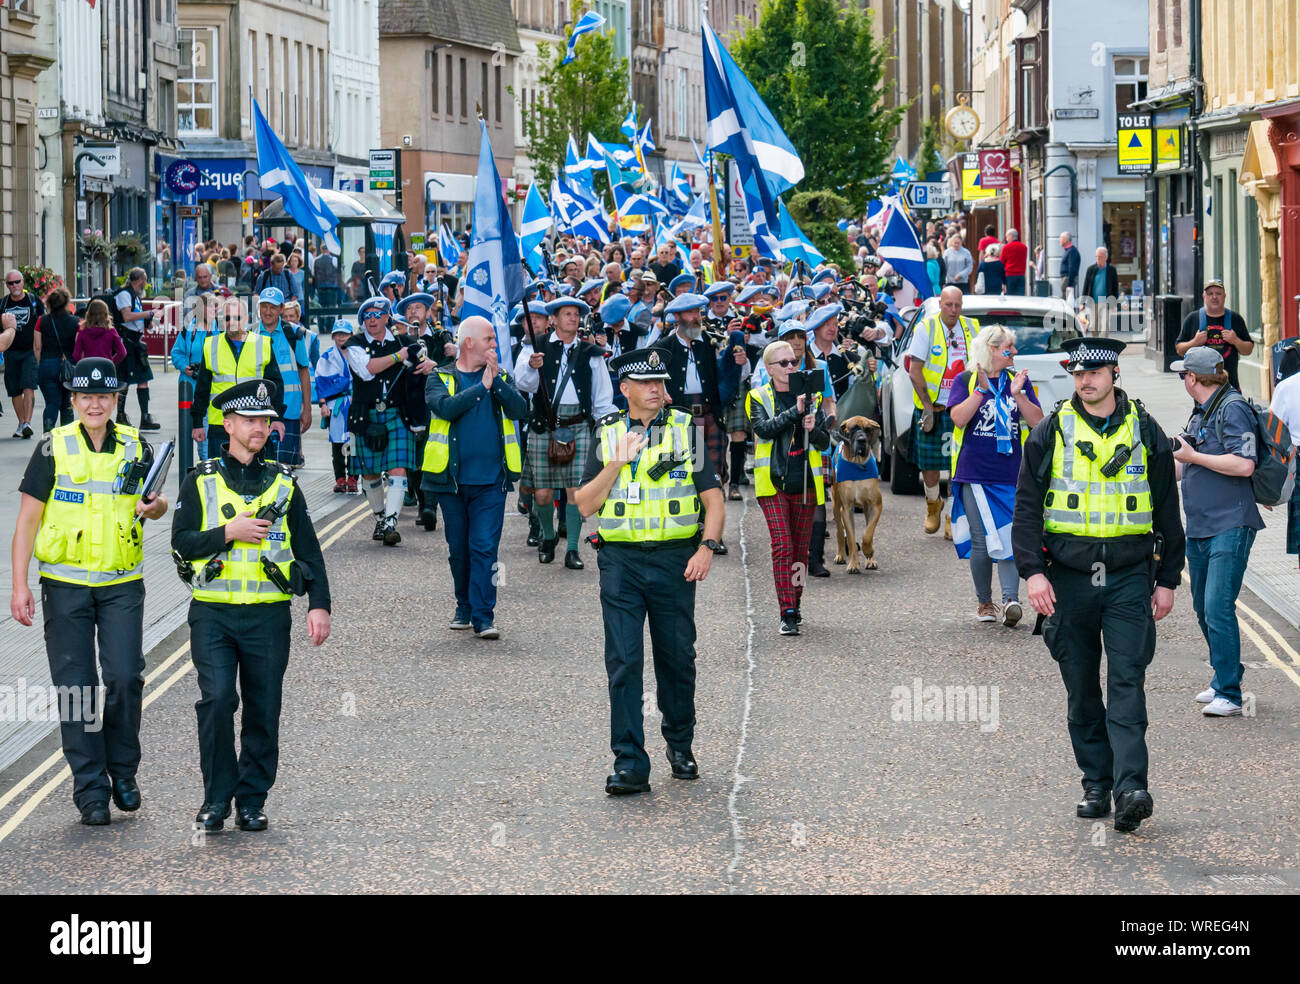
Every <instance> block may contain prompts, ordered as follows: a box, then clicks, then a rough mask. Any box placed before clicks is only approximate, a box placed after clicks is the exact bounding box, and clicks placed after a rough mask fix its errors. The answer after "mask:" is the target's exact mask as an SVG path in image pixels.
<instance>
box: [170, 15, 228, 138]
mask: <svg viewBox="0 0 1300 984" xmlns="http://www.w3.org/2000/svg"><path fill="white" fill-rule="evenodd" d="M177 42H178V44H179V48H180V64H179V66H178V67H177V69H176V85H177V87H178V90H179V91H178V92H177V94H176V112H177V120H176V129H177V130H178V131H179V132H181V133H193V134H202V133H209V134H215V133H216V132H217V93H218V86H217V29H216V28H215V27H195V28H182V29H181V30H180V31H179V32H178V37H177Z"/></svg>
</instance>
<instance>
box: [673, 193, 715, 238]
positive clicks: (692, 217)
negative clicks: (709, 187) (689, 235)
mask: <svg viewBox="0 0 1300 984" xmlns="http://www.w3.org/2000/svg"><path fill="white" fill-rule="evenodd" d="M708 225H709V199H708V196H707V195H705V193H704V192H700V193H699V194H698V195H696V196H695V201H694V202H693V203H692V204H691V207H690V208H689V209H687V211H686V214H685V215H683V216H682V217H681V218H680V219H678V220H677V224H676V225H674V226H673V235H674V236H675V235H677V234H678V233H681V232H690V231H691V230H692V229H703V228H705V227H706V226H708Z"/></svg>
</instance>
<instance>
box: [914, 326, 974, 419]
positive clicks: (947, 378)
mask: <svg viewBox="0 0 1300 984" xmlns="http://www.w3.org/2000/svg"><path fill="white" fill-rule="evenodd" d="M927 320H928V319H927ZM938 320H939V328H940V330H941V331H943V332H945V333H946V335H947V338H948V371H947V372H946V373H944V377H943V382H941V383H940V384H939V397H938V399H936V400H935V404H936V405H937V406H940V407H946V406H947V405H948V394H949V393H950V392H951V391H952V383H953V380H954V379H955V378H956V377H957V376H959V375H960V373H959V372H956V371H954V365H955V364H956V363H957V361H958V360H960V361H961V363H962V367H963V369H965V368H969V367H968V366H967V365H966V359H967V353H966V333H965V332H964V331H962V329H961V322H960V321H959V322H957V324H956V325H954V326H953V327H951V328H949V327H948V326H947V325H946V324H944V323H943V319H942V318H940V319H938ZM924 326H925V322H924V321H923V322H921V324H919V325H917V328H918V329H920V328H922V327H924ZM935 344H938V343H937V342H936V343H935ZM930 346H931V341H930V332H928V331H920V330H917V331H913V332H912V343H911V344H910V345H909V346H908V347H907V354H908V355H909V356H911V357H912V358H913V359H916V360H917V361H918V362H922V363H925V362H928V361H929V360H930Z"/></svg>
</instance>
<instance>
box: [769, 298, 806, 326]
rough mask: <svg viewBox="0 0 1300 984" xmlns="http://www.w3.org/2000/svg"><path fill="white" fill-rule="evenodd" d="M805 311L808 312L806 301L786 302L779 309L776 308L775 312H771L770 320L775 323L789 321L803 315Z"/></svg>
mask: <svg viewBox="0 0 1300 984" xmlns="http://www.w3.org/2000/svg"><path fill="white" fill-rule="evenodd" d="M807 310H808V302H807V301H804V300H797V301H788V302H786V303H785V304H784V305H782V306H781V307H779V308H777V309H776V310H775V311H773V312H772V319H773V320H774V321H777V322H778V323H779V322H782V321H791V320H793V319H794V318H797V317H799V315H801V314H803V313H804V312H805V311H807Z"/></svg>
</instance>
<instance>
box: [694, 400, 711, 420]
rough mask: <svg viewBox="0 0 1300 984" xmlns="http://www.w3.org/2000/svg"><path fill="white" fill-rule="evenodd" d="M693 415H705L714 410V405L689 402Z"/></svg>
mask: <svg viewBox="0 0 1300 984" xmlns="http://www.w3.org/2000/svg"><path fill="white" fill-rule="evenodd" d="M689 406H690V408H691V416H692V417H703V416H705V415H706V414H709V413H712V412H713V405H712V404H710V403H692V404H689Z"/></svg>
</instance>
